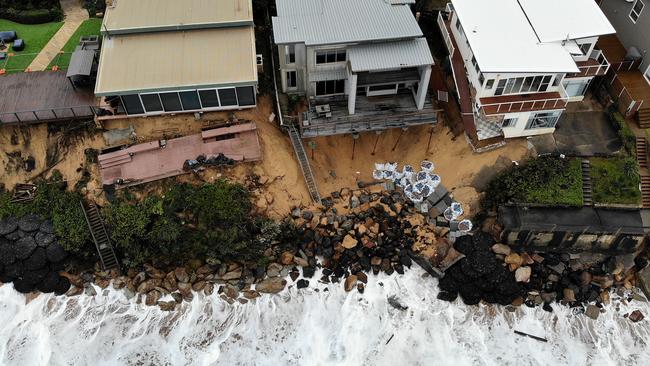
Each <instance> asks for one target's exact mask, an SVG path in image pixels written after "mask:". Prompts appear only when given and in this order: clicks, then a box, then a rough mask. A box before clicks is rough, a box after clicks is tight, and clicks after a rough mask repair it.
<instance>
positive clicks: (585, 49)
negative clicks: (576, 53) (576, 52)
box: [580, 43, 591, 56]
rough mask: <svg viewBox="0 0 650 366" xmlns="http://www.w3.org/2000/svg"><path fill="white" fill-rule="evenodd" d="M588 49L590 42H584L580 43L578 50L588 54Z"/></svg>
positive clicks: (589, 48)
mask: <svg viewBox="0 0 650 366" xmlns="http://www.w3.org/2000/svg"><path fill="white" fill-rule="evenodd" d="M590 50H591V43H584V44H581V45H580V51H582V54H583V55H585V56H588V55H589V51H590Z"/></svg>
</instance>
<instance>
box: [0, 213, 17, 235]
mask: <svg viewBox="0 0 650 366" xmlns="http://www.w3.org/2000/svg"><path fill="white" fill-rule="evenodd" d="M16 229H18V219H16V218H13V217H10V218H7V219H4V220H0V235H7V234H10V233H13V232H14V231H16Z"/></svg>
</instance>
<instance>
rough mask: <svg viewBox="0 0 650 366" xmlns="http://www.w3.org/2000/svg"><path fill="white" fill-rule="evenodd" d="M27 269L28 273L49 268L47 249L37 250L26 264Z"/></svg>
mask: <svg viewBox="0 0 650 366" xmlns="http://www.w3.org/2000/svg"><path fill="white" fill-rule="evenodd" d="M24 264H25V269H26V270H28V271H33V270H37V269H40V268H43V267H45V266H47V254H46V252H45V248H36V249H35V250H34V252H33V253H32V255H30V256H29V258H27V259H26V260H25V262H24Z"/></svg>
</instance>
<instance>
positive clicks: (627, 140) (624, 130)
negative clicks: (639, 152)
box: [607, 107, 636, 155]
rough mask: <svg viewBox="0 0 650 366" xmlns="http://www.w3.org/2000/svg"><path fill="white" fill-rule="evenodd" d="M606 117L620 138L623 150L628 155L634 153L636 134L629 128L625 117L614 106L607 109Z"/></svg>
mask: <svg viewBox="0 0 650 366" xmlns="http://www.w3.org/2000/svg"><path fill="white" fill-rule="evenodd" d="M607 117H608V118H609V121H610V122H611V123H612V125H613V126H614V129H615V130H616V132H617V133H618V137H619V138H620V139H621V142H622V143H623V147H624V148H625V151H626V152H627V153H628V154H629V155H634V154H635V153H636V136H635V135H634V132H632V130H631V129H630V126H628V125H627V122H626V121H625V117H623V115H622V114H621V113H619V112H618V111H617V110H616V108H615V107H610V108H608V109H607Z"/></svg>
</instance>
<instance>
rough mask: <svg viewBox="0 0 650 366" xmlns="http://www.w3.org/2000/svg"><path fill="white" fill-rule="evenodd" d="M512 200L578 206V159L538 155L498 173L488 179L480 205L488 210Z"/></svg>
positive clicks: (579, 184) (579, 177) (579, 172)
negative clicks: (522, 163) (490, 179)
mask: <svg viewBox="0 0 650 366" xmlns="http://www.w3.org/2000/svg"><path fill="white" fill-rule="evenodd" d="M512 203H514V204H534V205H542V206H543V205H548V206H575V207H579V206H582V205H583V196H582V171H581V163H580V160H579V159H562V158H559V157H551V156H549V157H540V158H537V159H532V160H530V161H529V162H527V163H526V164H525V165H520V166H516V167H512V168H511V169H509V170H507V171H505V172H504V173H502V174H500V175H499V176H498V177H497V178H496V179H494V180H493V181H492V182H490V184H489V186H488V189H487V191H486V194H485V198H484V200H483V206H484V208H486V209H490V208H495V207H498V206H499V205H502V204H512Z"/></svg>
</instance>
